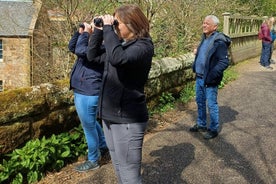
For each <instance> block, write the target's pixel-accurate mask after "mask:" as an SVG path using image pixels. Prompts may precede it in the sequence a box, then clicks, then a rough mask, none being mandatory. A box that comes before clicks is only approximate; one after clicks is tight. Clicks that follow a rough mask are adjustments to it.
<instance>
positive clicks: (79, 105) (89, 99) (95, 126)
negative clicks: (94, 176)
mask: <svg viewBox="0 0 276 184" xmlns="http://www.w3.org/2000/svg"><path fill="white" fill-rule="evenodd" d="M98 99H99V97H98V96H87V95H82V94H79V93H74V100H75V106H76V111H77V113H78V116H79V119H80V122H81V125H82V128H83V131H84V135H85V138H86V142H87V146H88V160H90V161H92V162H96V161H98V159H99V156H100V155H99V149H101V148H105V147H106V142H105V137H104V133H103V129H102V127H101V125H100V124H99V122H98V121H97V120H96V114H97V106H98Z"/></svg>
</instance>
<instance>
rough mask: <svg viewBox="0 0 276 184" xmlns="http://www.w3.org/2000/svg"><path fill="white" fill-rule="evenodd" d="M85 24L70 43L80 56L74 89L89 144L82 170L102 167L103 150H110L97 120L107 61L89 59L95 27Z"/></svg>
mask: <svg viewBox="0 0 276 184" xmlns="http://www.w3.org/2000/svg"><path fill="white" fill-rule="evenodd" d="M83 26H84V27H80V28H79V30H78V31H77V32H75V34H74V35H73V36H72V38H71V40H70V42H69V45H68V48H69V50H70V51H71V52H72V53H74V54H76V56H77V60H76V62H75V64H74V66H73V68H72V71H71V77H70V89H72V90H73V91H74V102H75V107H76V111H77V113H78V116H79V119H80V121H81V125H82V128H83V131H84V134H85V138H86V142H87V146H88V160H87V161H86V162H84V163H82V164H80V165H78V166H77V167H76V170H77V171H79V172H83V171H88V170H93V169H97V168H99V163H98V161H99V159H100V156H101V154H100V153H102V154H105V153H106V152H107V153H108V149H107V145H106V142H105V138H104V134H103V130H102V127H101V126H100V124H99V123H98V121H97V120H96V114H97V105H98V99H99V93H100V88H101V85H102V74H103V64H97V63H90V62H89V61H88V60H87V57H86V51H87V45H88V39H89V35H90V34H91V33H92V29H91V26H90V25H89V24H87V23H84V24H83Z"/></svg>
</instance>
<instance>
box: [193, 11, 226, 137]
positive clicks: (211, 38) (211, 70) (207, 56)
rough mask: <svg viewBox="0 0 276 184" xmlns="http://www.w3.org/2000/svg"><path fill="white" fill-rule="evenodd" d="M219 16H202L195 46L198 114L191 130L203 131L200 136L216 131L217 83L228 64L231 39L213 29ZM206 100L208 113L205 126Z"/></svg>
mask: <svg viewBox="0 0 276 184" xmlns="http://www.w3.org/2000/svg"><path fill="white" fill-rule="evenodd" d="M218 24H219V19H218V18H217V17H216V16H214V15H208V16H206V17H205V19H204V21H203V25H202V30H203V35H202V40H201V42H200V44H199V47H198V48H197V49H196V52H195V54H196V56H195V61H194V63H193V71H194V72H195V73H196V89H195V90H196V103H197V107H198V117H197V121H196V124H195V125H194V126H193V127H191V128H190V131H191V132H206V133H205V134H204V139H212V138H215V137H216V136H217V135H218V133H219V129H220V127H219V107H218V103H217V94H218V85H219V84H220V82H221V80H222V78H223V72H224V70H225V69H226V68H227V67H228V66H229V59H228V47H229V45H230V43H231V40H230V38H229V37H228V36H226V35H224V34H223V33H220V32H218V31H217V28H218ZM206 103H207V106H208V110H209V113H210V124H209V126H208V125H207V115H206V114H207V113H206V111H207V110H206Z"/></svg>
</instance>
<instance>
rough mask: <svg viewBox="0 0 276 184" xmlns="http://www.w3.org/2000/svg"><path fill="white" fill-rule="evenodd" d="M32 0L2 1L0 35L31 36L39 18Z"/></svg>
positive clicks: (0, 4)
mask: <svg viewBox="0 0 276 184" xmlns="http://www.w3.org/2000/svg"><path fill="white" fill-rule="evenodd" d="M36 10H37V7H36V6H35V4H34V3H33V2H32V1H20V2H19V1H2V0H1V1H0V36H30V35H31V34H32V32H33V29H34V26H35V22H36V19H37V15H38V11H36Z"/></svg>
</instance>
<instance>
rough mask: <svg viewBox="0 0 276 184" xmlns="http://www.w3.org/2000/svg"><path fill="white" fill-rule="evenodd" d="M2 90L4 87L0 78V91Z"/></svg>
mask: <svg viewBox="0 0 276 184" xmlns="http://www.w3.org/2000/svg"><path fill="white" fill-rule="evenodd" d="M3 90H4V87H3V81H2V80H0V92H1V91H3Z"/></svg>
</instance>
